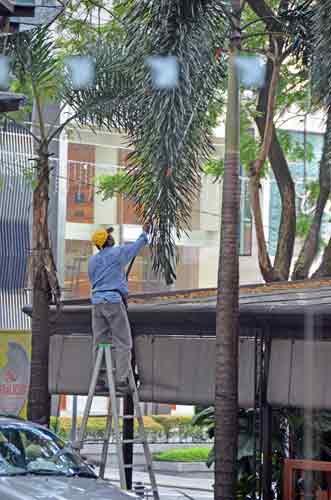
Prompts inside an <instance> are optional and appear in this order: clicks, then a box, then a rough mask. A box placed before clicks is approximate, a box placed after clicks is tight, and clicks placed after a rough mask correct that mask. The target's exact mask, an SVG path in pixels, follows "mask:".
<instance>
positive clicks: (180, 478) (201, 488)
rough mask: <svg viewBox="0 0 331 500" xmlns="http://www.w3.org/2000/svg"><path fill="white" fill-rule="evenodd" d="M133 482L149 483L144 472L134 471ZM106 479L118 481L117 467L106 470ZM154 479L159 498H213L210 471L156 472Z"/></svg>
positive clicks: (212, 479)
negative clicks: (175, 473) (197, 472)
mask: <svg viewBox="0 0 331 500" xmlns="http://www.w3.org/2000/svg"><path fill="white" fill-rule="evenodd" d="M133 474H134V475H133V482H134V483H135V482H142V483H144V484H145V485H146V486H147V487H149V486H150V484H149V476H148V474H147V473H146V472H142V471H134V473H133ZM105 477H106V479H108V480H110V481H112V482H114V483H119V473H118V470H117V469H114V468H111V469H109V468H108V469H107V470H106V475H105ZM156 481H157V484H158V487H159V492H160V496H161V500H167V499H169V500H171V499H172V500H175V499H176V498H178V499H181V500H184V498H191V499H192V500H193V499H194V500H211V499H212V498H213V488H212V485H213V483H214V478H213V474H212V473H207V474H203V475H198V476H197V474H194V475H192V476H188V475H182V474H181V475H168V474H156Z"/></svg>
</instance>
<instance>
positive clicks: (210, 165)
mask: <svg viewBox="0 0 331 500" xmlns="http://www.w3.org/2000/svg"><path fill="white" fill-rule="evenodd" d="M202 170H203V173H204V174H206V175H212V176H213V177H215V181H219V180H220V179H222V177H223V174H224V160H223V159H222V158H219V159H216V158H211V159H210V160H208V161H207V162H206V163H205V164H204V166H203V168H202Z"/></svg>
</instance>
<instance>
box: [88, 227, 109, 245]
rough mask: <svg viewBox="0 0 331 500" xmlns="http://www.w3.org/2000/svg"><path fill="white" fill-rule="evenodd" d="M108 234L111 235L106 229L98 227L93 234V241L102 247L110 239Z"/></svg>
mask: <svg viewBox="0 0 331 500" xmlns="http://www.w3.org/2000/svg"><path fill="white" fill-rule="evenodd" d="M108 236H109V235H108V233H107V231H106V230H105V229H98V230H97V231H95V232H94V233H93V235H92V243H94V245H96V246H97V247H99V248H102V247H103V245H104V244H105V243H106V241H107V240H108Z"/></svg>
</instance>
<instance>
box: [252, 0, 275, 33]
mask: <svg viewBox="0 0 331 500" xmlns="http://www.w3.org/2000/svg"><path fill="white" fill-rule="evenodd" d="M248 4H249V6H250V8H251V9H252V10H253V12H255V14H256V15H257V16H258V17H259V18H260V19H261V21H263V22H264V23H265V25H266V26H267V28H268V31H273V30H275V28H276V29H277V28H279V25H281V23H280V22H279V21H278V19H277V16H276V14H275V13H274V11H273V10H272V9H271V8H270V7H269V5H267V3H266V2H265V1H264V0H248Z"/></svg>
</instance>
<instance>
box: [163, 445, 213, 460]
mask: <svg viewBox="0 0 331 500" xmlns="http://www.w3.org/2000/svg"><path fill="white" fill-rule="evenodd" d="M209 452H210V449H209V448H177V449H173V450H168V451H162V452H160V453H154V454H153V459H154V460H158V461H162V462H206V461H207V458H208V455H209Z"/></svg>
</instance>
